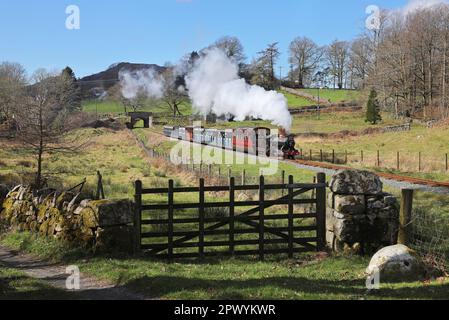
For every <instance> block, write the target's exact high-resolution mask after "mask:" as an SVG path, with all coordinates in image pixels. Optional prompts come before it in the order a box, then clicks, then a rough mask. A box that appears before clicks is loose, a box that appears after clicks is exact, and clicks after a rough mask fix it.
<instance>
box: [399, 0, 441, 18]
mask: <svg viewBox="0 0 449 320" xmlns="http://www.w3.org/2000/svg"><path fill="white" fill-rule="evenodd" d="M439 4H449V0H409V2H408V3H407V4H406V5H405V6H404V7H403V8H401V9H400V10H399V11H400V12H401V13H402V14H403V15H408V14H410V13H413V12H415V11H416V10H419V9H427V8H431V7H433V6H436V5H439Z"/></svg>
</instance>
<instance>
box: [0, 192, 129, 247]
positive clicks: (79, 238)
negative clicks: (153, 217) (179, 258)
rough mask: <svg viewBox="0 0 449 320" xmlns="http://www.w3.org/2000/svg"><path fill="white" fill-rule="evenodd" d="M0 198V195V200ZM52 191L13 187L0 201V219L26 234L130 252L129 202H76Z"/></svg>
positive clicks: (68, 196)
mask: <svg viewBox="0 0 449 320" xmlns="http://www.w3.org/2000/svg"><path fill="white" fill-rule="evenodd" d="M1 197H2V195H1V194H0V198H1ZM78 197H79V195H75V194H73V193H70V192H57V191H53V190H48V191H40V192H37V193H36V192H33V191H32V190H31V189H30V188H29V187H26V186H17V187H15V188H14V189H13V190H11V191H10V192H8V193H7V194H6V195H5V196H4V200H3V203H2V201H1V199H0V220H1V221H2V222H4V223H5V224H6V225H7V226H9V227H11V228H14V229H16V230H18V231H30V232H36V233H40V234H42V235H45V236H49V237H54V238H56V239H60V240H63V241H66V242H69V243H74V244H77V245H82V246H86V247H92V248H94V249H95V250H99V251H122V252H131V250H132V248H133V228H132V225H131V224H132V223H133V217H134V206H133V203H132V202H131V201H129V200H118V201H111V200H83V201H79V200H78Z"/></svg>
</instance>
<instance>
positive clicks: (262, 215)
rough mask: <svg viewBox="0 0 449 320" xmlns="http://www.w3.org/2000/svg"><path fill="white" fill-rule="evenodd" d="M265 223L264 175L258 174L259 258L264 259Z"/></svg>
mask: <svg viewBox="0 0 449 320" xmlns="http://www.w3.org/2000/svg"><path fill="white" fill-rule="evenodd" d="M264 224H265V177H264V176H260V181H259V258H260V260H261V261H263V260H264V258H265V255H264V253H265V252H264V250H265V240H264V232H265V228H264Z"/></svg>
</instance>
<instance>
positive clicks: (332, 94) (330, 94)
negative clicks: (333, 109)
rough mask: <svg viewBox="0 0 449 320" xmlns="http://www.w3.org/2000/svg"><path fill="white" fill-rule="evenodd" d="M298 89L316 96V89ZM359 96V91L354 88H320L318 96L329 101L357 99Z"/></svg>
mask: <svg viewBox="0 0 449 320" xmlns="http://www.w3.org/2000/svg"><path fill="white" fill-rule="evenodd" d="M300 91H302V92H305V93H307V94H311V95H313V96H314V97H317V96H318V89H301V90H300ZM360 96H361V93H360V91H356V90H344V89H343V90H337V89H321V90H320V98H321V99H326V100H329V101H330V102H331V103H338V102H343V101H346V102H350V101H357V100H358V99H359V98H360Z"/></svg>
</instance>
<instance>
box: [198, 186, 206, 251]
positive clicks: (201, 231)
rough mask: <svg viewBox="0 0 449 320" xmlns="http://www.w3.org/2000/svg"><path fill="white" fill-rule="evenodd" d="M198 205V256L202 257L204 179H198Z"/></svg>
mask: <svg viewBox="0 0 449 320" xmlns="http://www.w3.org/2000/svg"><path fill="white" fill-rule="evenodd" d="M199 198H200V199H199V200H200V203H199V204H200V205H199V209H198V212H199V237H198V238H199V241H198V242H199V246H198V249H199V254H200V257H201V258H202V257H204V219H205V211H204V179H200V195H199Z"/></svg>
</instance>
